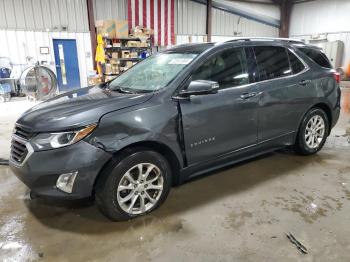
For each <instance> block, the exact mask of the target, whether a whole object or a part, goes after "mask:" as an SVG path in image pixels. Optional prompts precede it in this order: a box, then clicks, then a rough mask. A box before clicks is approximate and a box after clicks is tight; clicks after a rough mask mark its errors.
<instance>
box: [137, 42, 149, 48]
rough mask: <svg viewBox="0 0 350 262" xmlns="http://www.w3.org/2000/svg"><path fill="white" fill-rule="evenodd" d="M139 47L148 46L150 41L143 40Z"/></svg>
mask: <svg viewBox="0 0 350 262" xmlns="http://www.w3.org/2000/svg"><path fill="white" fill-rule="evenodd" d="M139 47H148V43H147V42H141V43H140V45H139Z"/></svg>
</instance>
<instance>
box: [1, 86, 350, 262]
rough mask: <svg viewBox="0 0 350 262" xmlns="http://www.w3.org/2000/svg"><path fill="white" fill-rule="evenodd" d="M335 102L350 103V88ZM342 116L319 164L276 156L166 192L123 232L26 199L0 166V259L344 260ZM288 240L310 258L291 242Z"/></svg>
mask: <svg viewBox="0 0 350 262" xmlns="http://www.w3.org/2000/svg"><path fill="white" fill-rule="evenodd" d="M343 94H345V95H344V96H343V97H348V99H349V101H343V104H344V103H349V102H350V98H349V96H350V89H349V91H347V90H345V89H344V90H343ZM345 111H346V110H345V108H344V111H343V112H342V115H341V119H340V121H339V122H338V124H337V126H336V128H335V129H334V130H333V131H332V134H331V136H330V137H329V139H328V141H327V144H326V145H325V147H324V149H323V150H322V151H321V152H319V153H318V154H317V155H314V156H310V157H302V156H297V155H295V154H293V153H292V152H289V151H279V152H275V153H271V154H267V155H265V156H262V157H259V158H257V159H254V160H250V161H246V162H244V163H241V164H238V165H234V166H231V167H229V168H225V169H221V170H219V171H216V172H212V173H210V174H208V175H206V176H203V177H201V178H199V179H195V180H193V181H191V182H188V183H186V184H184V185H182V186H180V187H177V188H173V189H172V191H171V193H170V195H169V198H168V199H167V201H166V202H165V203H164V205H163V206H162V207H161V208H160V209H158V210H157V211H155V212H153V213H151V214H150V215H147V216H145V217H141V218H138V219H135V220H132V221H128V222H123V223H112V222H110V221H109V220H107V219H106V218H104V217H103V216H102V215H101V214H100V213H99V212H98V210H97V209H96V207H95V206H94V205H91V204H90V203H86V202H84V203H74V204H71V205H68V204H64V203H54V204H55V205H53V203H51V202H43V201H40V200H37V199H36V200H30V199H29V195H28V190H27V189H26V187H25V186H24V185H23V184H22V183H21V182H20V181H19V180H18V179H17V178H16V177H14V175H13V174H12V173H11V171H10V170H9V169H8V167H6V166H0V260H1V261H99V260H103V261H149V260H152V261H349V260H350V252H349V251H350V227H349V221H350V140H349V139H350V122H349V121H350V114H349V113H350V112H345ZM349 111H350V110H349ZM9 128H10V127H9ZM9 132H10V130H9ZM288 232H292V233H293V234H294V236H295V237H296V238H297V239H298V240H299V241H300V242H302V243H303V244H304V245H305V246H306V247H307V248H308V251H309V254H307V255H303V254H301V253H300V252H299V251H298V250H297V248H296V247H295V246H294V245H293V244H292V243H290V242H289V240H288V239H287V238H286V235H285V234H286V233H288Z"/></svg>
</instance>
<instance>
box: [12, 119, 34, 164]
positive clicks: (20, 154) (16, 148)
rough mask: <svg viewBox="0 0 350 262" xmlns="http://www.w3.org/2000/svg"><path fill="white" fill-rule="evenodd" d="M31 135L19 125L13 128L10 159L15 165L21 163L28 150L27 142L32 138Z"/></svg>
mask: <svg viewBox="0 0 350 262" xmlns="http://www.w3.org/2000/svg"><path fill="white" fill-rule="evenodd" d="M33 135H34V134H33V133H32V132H30V131H29V130H28V129H25V128H23V127H21V126H19V125H16V126H15V129H14V130H13V136H12V141H11V159H12V160H13V161H15V162H17V163H19V164H20V163H23V161H24V160H25V158H26V156H27V154H28V149H27V147H26V143H27V141H28V140H29V139H30V138H32V137H33Z"/></svg>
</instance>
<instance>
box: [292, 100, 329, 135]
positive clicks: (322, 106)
mask: <svg viewBox="0 0 350 262" xmlns="http://www.w3.org/2000/svg"><path fill="white" fill-rule="evenodd" d="M314 108H320V109H322V110H323V111H324V112H325V113H326V115H327V118H328V134H327V136H329V134H330V132H331V126H332V111H331V108H330V106H329V105H327V104H326V103H325V102H319V103H316V104H314V105H312V106H310V107H309V108H308V109H307V110H306V111H305V113H304V114H303V116H302V117H301V118H300V120H299V124H298V130H297V133H296V134H298V133H299V129H300V125H301V124H302V122H303V119H304V118H305V116H306V114H307V113H308V112H309V111H310V110H311V109H314ZM295 139H297V135H296V136H295Z"/></svg>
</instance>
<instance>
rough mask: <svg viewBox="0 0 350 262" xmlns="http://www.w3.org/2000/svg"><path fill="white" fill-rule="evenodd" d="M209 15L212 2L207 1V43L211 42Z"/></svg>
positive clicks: (210, 0)
mask: <svg viewBox="0 0 350 262" xmlns="http://www.w3.org/2000/svg"><path fill="white" fill-rule="evenodd" d="M211 13H212V0H207V28H206V31H207V32H206V33H207V41H208V42H211V25H212V23H211Z"/></svg>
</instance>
